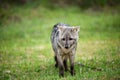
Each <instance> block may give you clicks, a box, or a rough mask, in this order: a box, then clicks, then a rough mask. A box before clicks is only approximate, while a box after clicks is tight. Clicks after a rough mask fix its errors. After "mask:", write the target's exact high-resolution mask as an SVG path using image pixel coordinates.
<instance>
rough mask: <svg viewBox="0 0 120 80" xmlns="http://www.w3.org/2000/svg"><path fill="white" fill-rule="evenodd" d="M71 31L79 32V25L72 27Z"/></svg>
mask: <svg viewBox="0 0 120 80" xmlns="http://www.w3.org/2000/svg"><path fill="white" fill-rule="evenodd" d="M72 31H73V32H79V31H80V26H76V27H73V29H72Z"/></svg>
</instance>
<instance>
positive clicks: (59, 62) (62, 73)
mask: <svg viewBox="0 0 120 80" xmlns="http://www.w3.org/2000/svg"><path fill="white" fill-rule="evenodd" d="M57 60H58V66H59V76H60V77H64V65H63V60H62V56H60V55H57Z"/></svg>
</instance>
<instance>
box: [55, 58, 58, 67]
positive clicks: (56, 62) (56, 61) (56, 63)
mask: <svg viewBox="0 0 120 80" xmlns="http://www.w3.org/2000/svg"><path fill="white" fill-rule="evenodd" d="M54 58H55V67H56V68H57V67H58V60H57V56H55V57H54Z"/></svg>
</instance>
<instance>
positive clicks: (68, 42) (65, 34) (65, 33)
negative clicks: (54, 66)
mask: <svg viewBox="0 0 120 80" xmlns="http://www.w3.org/2000/svg"><path fill="white" fill-rule="evenodd" d="M58 30H59V42H60V44H61V45H62V47H64V48H65V49H69V48H70V47H71V46H72V45H73V44H75V43H76V42H77V41H78V38H79V37H78V32H79V27H65V26H59V27H58Z"/></svg>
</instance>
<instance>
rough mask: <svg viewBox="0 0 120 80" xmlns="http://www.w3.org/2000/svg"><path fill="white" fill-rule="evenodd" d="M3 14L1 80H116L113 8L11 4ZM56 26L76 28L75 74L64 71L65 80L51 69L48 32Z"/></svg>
mask: <svg viewBox="0 0 120 80" xmlns="http://www.w3.org/2000/svg"><path fill="white" fill-rule="evenodd" d="M8 12H9V14H8V13H6V14H7V17H6V18H5V19H3V20H4V22H3V24H2V25H1V26H0V79H1V80H79V79H81V80H84V79H86V80H114V79H117V80H118V79H120V68H119V66H120V60H119V59H120V23H119V21H120V15H119V12H116V11H114V9H109V10H107V11H106V10H103V11H98V12H95V11H92V10H81V9H79V8H77V7H70V8H64V9H62V8H56V9H49V8H46V7H44V6H41V5H39V6H35V7H34V6H32V7H31V6H15V7H12V8H10V9H8ZM58 22H64V23H68V24H70V25H76V26H80V33H79V36H80V39H79V42H78V47H77V52H76V58H75V62H76V64H75V70H76V75H75V76H71V75H70V73H69V72H65V77H64V78H59V76H58V69H56V68H55V67H54V59H53V56H54V53H53V50H52V47H51V43H50V34H51V30H52V27H53V25H54V24H56V23H58ZM78 62H80V63H82V64H84V65H86V66H89V67H96V68H100V69H102V71H96V70H92V69H90V68H87V67H82V66H79V65H78V64H77V63H78Z"/></svg>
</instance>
